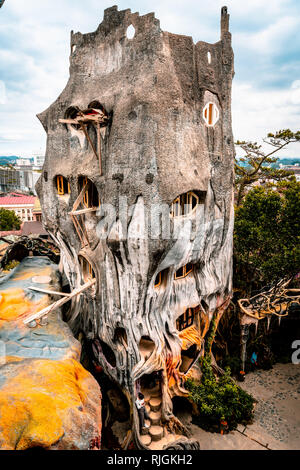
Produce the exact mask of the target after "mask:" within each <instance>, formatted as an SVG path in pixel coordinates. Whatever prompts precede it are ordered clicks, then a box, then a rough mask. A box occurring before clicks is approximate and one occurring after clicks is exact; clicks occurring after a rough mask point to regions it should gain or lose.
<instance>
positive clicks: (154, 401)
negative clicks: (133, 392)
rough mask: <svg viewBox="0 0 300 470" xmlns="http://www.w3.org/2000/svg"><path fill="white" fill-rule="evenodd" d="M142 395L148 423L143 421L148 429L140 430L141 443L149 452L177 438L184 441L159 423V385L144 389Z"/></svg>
mask: <svg viewBox="0 0 300 470" xmlns="http://www.w3.org/2000/svg"><path fill="white" fill-rule="evenodd" d="M142 393H143V394H144V399H145V404H146V411H147V413H148V415H149V418H150V421H149V420H145V423H146V424H148V425H149V428H144V429H142V435H141V436H140V441H141V443H142V444H143V445H144V446H146V447H148V449H150V450H161V449H163V448H164V447H165V446H166V445H167V444H171V443H172V442H174V441H176V440H177V439H179V438H180V439H185V437H184V436H181V435H177V434H176V435H174V434H171V433H169V432H168V430H167V427H166V426H164V425H163V424H162V422H161V405H162V397H161V390H160V384H157V385H156V386H155V387H154V388H152V389H144V390H142Z"/></svg>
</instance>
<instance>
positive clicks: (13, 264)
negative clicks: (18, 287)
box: [3, 260, 20, 271]
mask: <svg viewBox="0 0 300 470" xmlns="http://www.w3.org/2000/svg"><path fill="white" fill-rule="evenodd" d="M19 264H20V261H16V260H12V261H10V262H9V263H7V265H6V266H4V268H3V269H4V271H11V270H12V269H14V268H15V267H17V266H18V265H19Z"/></svg>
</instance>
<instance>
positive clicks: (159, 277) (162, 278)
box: [154, 269, 168, 288]
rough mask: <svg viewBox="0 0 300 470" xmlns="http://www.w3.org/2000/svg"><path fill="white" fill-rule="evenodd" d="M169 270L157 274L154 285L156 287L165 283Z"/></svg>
mask: <svg viewBox="0 0 300 470" xmlns="http://www.w3.org/2000/svg"><path fill="white" fill-rule="evenodd" d="M167 272H168V270H167V269H164V270H163V271H160V272H159V273H158V274H157V275H156V277H155V280H154V287H155V288H157V287H160V286H161V285H162V284H163V283H164V281H165V280H166V276H167Z"/></svg>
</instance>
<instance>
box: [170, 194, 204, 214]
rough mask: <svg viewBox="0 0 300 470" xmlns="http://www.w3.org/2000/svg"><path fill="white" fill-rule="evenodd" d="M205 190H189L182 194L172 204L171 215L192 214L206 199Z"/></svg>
mask: <svg viewBox="0 0 300 470" xmlns="http://www.w3.org/2000/svg"><path fill="white" fill-rule="evenodd" d="M205 194H206V193H205V192H204V191H189V192H188V193H184V194H181V195H180V196H178V197H177V198H176V199H175V200H174V201H173V202H172V204H171V210H170V213H171V217H181V216H184V215H189V214H191V213H192V212H193V211H194V210H195V209H196V207H197V206H198V205H199V204H203V203H204V200H205Z"/></svg>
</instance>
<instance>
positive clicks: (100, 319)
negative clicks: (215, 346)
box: [37, 7, 234, 440]
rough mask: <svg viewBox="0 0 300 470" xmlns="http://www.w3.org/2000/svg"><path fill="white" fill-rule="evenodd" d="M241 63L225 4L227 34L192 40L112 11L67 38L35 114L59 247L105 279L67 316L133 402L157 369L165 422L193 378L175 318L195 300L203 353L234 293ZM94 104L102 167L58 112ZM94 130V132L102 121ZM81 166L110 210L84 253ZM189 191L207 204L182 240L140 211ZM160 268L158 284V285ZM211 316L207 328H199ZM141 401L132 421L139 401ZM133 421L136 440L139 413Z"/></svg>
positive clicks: (41, 186)
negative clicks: (59, 185)
mask: <svg viewBox="0 0 300 470" xmlns="http://www.w3.org/2000/svg"><path fill="white" fill-rule="evenodd" d="M130 25H133V26H134V28H135V36H134V38H133V39H128V38H127V36H126V31H127V28H128V26H130ZM208 53H209V54H210V57H208ZM209 62H210V63H209ZM233 73H234V72H233V52H232V48H231V35H230V33H229V32H228V15H227V10H226V9H222V14H221V40H220V41H219V42H217V43H215V44H208V43H205V42H202V41H201V42H198V43H197V44H194V43H193V40H192V38H191V37H188V36H181V35H176V34H171V33H167V32H163V31H161V29H160V24H159V21H158V20H157V19H156V18H155V16H154V14H153V13H150V14H148V15H145V16H139V14H138V13H134V14H132V13H131V11H130V10H124V11H118V10H117V7H112V8H109V9H107V10H105V12H104V19H103V22H102V23H101V24H100V25H99V27H98V29H97V30H96V31H95V32H94V33H90V34H81V33H76V34H73V33H72V34H71V56H70V78H69V81H68V84H67V86H66V88H65V89H64V91H63V92H62V94H61V95H60V96H59V98H58V99H57V100H56V101H55V102H54V103H53V104H52V105H51V106H50V107H49V108H48V109H47V110H46V111H44V112H43V113H41V114H40V115H39V116H38V117H39V119H40V120H41V122H42V124H43V126H44V128H45V130H46V132H47V136H48V140H47V153H46V160H45V164H44V169H43V175H42V177H41V178H40V180H39V182H38V184H37V191H38V194H39V197H40V199H41V204H42V208H43V213H44V222H45V225H46V228H47V229H48V230H49V232H50V233H51V234H52V236H53V238H54V239H55V240H56V241H58V242H59V244H60V247H61V249H62V258H63V264H64V269H65V273H66V275H67V277H68V279H69V281H70V284H71V286H72V288H75V287H77V286H78V285H79V284H80V283H82V276H81V272H80V265H79V262H78V254H79V253H80V252H81V253H83V254H84V255H85V256H86V258H87V259H88V260H89V261H90V263H91V265H92V266H93V269H94V271H95V274H96V278H97V285H96V292H87V293H85V294H84V295H82V296H81V298H80V299H77V301H75V302H74V303H73V306H72V310H71V313H72V315H71V319H70V322H71V325H72V326H73V328H74V329H75V330H77V331H79V330H82V331H83V332H84V334H85V335H86V337H87V338H89V339H90V340H91V341H93V343H94V351H95V354H96V356H97V360H98V361H99V363H100V364H101V365H103V367H104V369H105V371H106V372H107V374H109V375H110V377H112V378H113V379H114V380H115V381H116V382H117V383H118V384H119V385H120V386H121V387H122V388H123V390H124V391H125V393H126V394H127V396H128V398H129V400H130V401H134V399H135V394H136V384H138V379H140V378H141V377H142V376H143V375H144V374H150V373H151V372H153V371H158V370H161V371H162V379H161V381H162V384H161V385H162V387H161V388H162V417H163V420H164V421H165V422H169V421H172V420H173V421H174V417H173V414H172V401H171V398H172V396H174V395H178V394H181V395H185V394H186V392H185V389H184V380H185V378H186V377H185V376H184V374H182V373H181V372H180V371H179V367H180V357H181V351H182V345H183V339H182V338H181V337H180V334H179V332H178V331H177V329H176V319H177V318H178V316H180V315H181V314H182V313H184V311H185V310H186V308H187V307H196V306H200V314H199V315H200V322H199V324H198V325H197V328H198V332H197V335H198V338H197V340H196V343H197V346H199V348H200V349H201V348H202V350H203V344H204V341H205V338H204V336H205V333H206V332H207V327H208V325H209V322H210V321H211V318H212V316H213V314H214V313H216V312H218V311H222V310H223V309H224V307H225V305H226V304H227V303H228V301H229V299H230V295H231V270H232V263H231V258H232V229H233V153H234V148H233V137H232V129H231V83H232V78H233ZM93 100H98V101H99V102H100V103H101V105H102V106H103V107H104V108H105V110H106V111H107V113H109V115H110V116H111V121H110V124H109V126H107V127H106V128H103V129H102V131H101V133H102V144H101V153H102V167H103V175H102V176H100V173H99V162H98V160H97V158H96V156H95V154H94V153H93V151H92V149H91V146H90V145H89V143H88V141H87V140H86V138H85V135H84V133H83V131H82V130H80V129H74V128H73V127H72V126H71V125H65V124H62V123H60V122H59V119H60V118H64V116H65V113H66V110H67V109H68V108H70V107H71V106H77V107H78V108H80V109H86V108H87V107H88V105H89V103H91V102H92V101H93ZM208 102H212V103H214V104H215V105H216V106H217V108H218V110H219V119H218V121H217V122H216V124H215V125H214V126H210V127H209V126H207V125H206V123H205V121H204V117H203V109H204V107H205V105H206V104H207V103H208ZM89 135H90V137H91V139H92V140H93V139H94V141H95V130H94V129H93V126H90V128H89ZM56 175H63V176H64V177H65V178H66V179H67V180H68V181H69V183H70V190H71V192H70V194H69V195H67V196H63V197H59V196H58V195H57V191H56V187H55V184H54V179H55V176H56ZM81 175H84V176H86V177H88V178H89V179H90V180H91V181H92V182H93V183H94V184H95V185H96V187H97V190H98V193H99V195H100V199H101V207H102V212H101V211H98V212H97V213H92V214H86V215H84V219H85V220H84V223H85V225H86V227H87V231H88V236H89V239H90V247H89V248H84V249H83V248H82V246H81V243H80V240H79V237H78V235H77V233H76V230H75V228H74V225H73V223H72V220H71V217H70V215H69V212H70V211H71V210H72V207H73V204H74V201H75V200H76V198H77V197H78V193H79V190H78V177H80V176H81ZM189 191H196V192H197V191H199V192H201V194H202V195H204V201H203V203H201V204H199V205H198V206H197V208H196V210H195V211H194V212H193V213H192V214H191V215H190V216H185V217H179V218H173V219H172V218H171V219H170V224H171V228H170V230H171V235H173V234H174V232H175V231H176V230H177V226H178V225H180V224H181V225H180V229H178V230H179V233H180V235H179V237H177V238H176V237H175V238H174V237H172V236H171V237H169V238H167V239H166V237H163V236H162V235H160V236H158V237H157V238H153V233H152V232H151V230H150V228H149V225H147V224H145V217H144V213H145V211H146V213H147V214H149V213H150V211H151V210H152V211H153V207H155V205H161V204H166V205H167V207H170V206H171V204H172V201H174V199H175V198H176V197H178V196H179V195H181V194H184V193H187V192H189ZM120 197H121V198H126V201H127V203H128V205H129V206H131V205H133V204H135V206H134V209H133V211H132V213H128V214H125V215H124V211H123V210H122V209H121V208H120V204H119V198H120ZM106 204H111V205H112V206H113V207H114V208H115V210H116V220H112V221H110V222H109V223H108V224H104V223H101V217H103V216H104V215H105V213H104V210H105V205H106ZM168 210H169V209H168ZM155 211H156V209H155V210H154V214H155V213H156V212H155ZM157 211H159V209H157ZM99 223H100V224H99ZM124 230H125V231H127V234H125V233H124ZM150 232H151V233H150ZM143 234H144V235H145V236H143ZM103 235H105V237H103ZM101 236H102V238H101ZM99 237H100V238H101V239H99ZM187 263H192V264H193V265H194V270H193V272H192V274H191V275H189V276H187V277H185V278H184V279H178V280H174V273H175V272H176V270H177V269H179V268H180V267H181V266H184V265H186V264H187ZM163 270H165V271H164V280H163V283H162V285H161V286H160V287H159V288H154V280H155V278H156V275H157V274H158V273H159V272H161V271H163ZM201 302H202V303H201ZM203 324H206V328H204V327H202V329H201V325H203ZM117 327H121V328H124V329H125V331H126V342H127V346H126V347H125V346H124V342H122V341H121V342H120V341H119V342H118V340H116V338H115V330H116V328H117ZM143 336H146V337H149V338H151V340H152V341H153V342H154V349H153V351H152V354H151V355H150V357H149V358H145V355H143V354H141V351H140V348H139V343H140V340H141V338H142V337H143ZM99 339H100V340H102V341H104V342H105V343H106V344H107V345H108V346H109V347H110V348H111V349H112V350H113V352H114V354H115V359H116V364H115V365H114V364H113V365H112V364H110V363H109V362H108V361H107V357H105V354H103V351H102V348H101V345H100V343H99V341H98V340H99ZM187 343H188V344H192V343H193V342H192V341H190V340H188V341H187ZM106 356H107V355H106ZM132 411H133V415H134V417H135V418H136V412H135V407H133V408H132ZM134 423H135V424H134V430H135V432H136V435H137V440H138V439H139V432H138V427H136V419H135V420H134ZM177 424H178V423H177Z"/></svg>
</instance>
